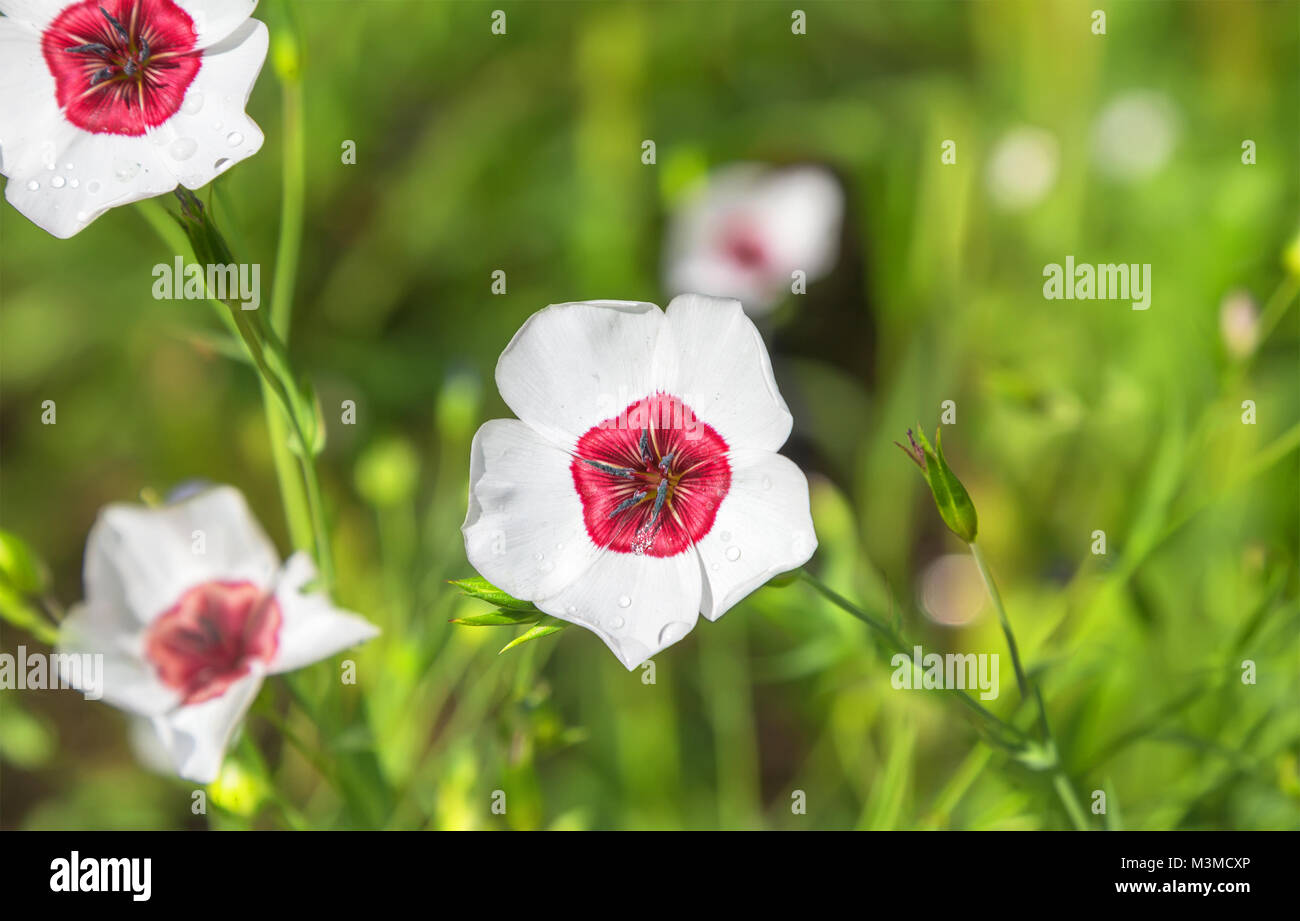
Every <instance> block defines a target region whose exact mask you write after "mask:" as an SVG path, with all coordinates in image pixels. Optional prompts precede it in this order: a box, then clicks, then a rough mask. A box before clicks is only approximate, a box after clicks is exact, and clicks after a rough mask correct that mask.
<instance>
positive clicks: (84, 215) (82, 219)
mask: <svg viewBox="0 0 1300 921" xmlns="http://www.w3.org/2000/svg"><path fill="white" fill-rule="evenodd" d="M89 218H90V215H89V214H87V213H86V212H84V211H78V212H77V222H78V223H81V224H84V223H85V222H86V221H87V220H88V219H89Z"/></svg>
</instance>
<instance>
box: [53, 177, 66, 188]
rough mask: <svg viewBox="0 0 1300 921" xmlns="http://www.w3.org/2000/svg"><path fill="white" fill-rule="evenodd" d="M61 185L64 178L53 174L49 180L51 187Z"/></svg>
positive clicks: (61, 186) (59, 186)
mask: <svg viewBox="0 0 1300 921" xmlns="http://www.w3.org/2000/svg"><path fill="white" fill-rule="evenodd" d="M63 185H64V179H63V177H62V176H55V177H54V178H53V179H51V180H50V187H51V188H54V189H61V188H63Z"/></svg>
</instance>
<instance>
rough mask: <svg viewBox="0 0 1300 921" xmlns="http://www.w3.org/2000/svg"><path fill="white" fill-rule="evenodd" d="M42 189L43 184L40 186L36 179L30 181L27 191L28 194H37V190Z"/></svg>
mask: <svg viewBox="0 0 1300 921" xmlns="http://www.w3.org/2000/svg"><path fill="white" fill-rule="evenodd" d="M40 187H41V184H40V183H39V182H37V181H36V180H35V179H29V180H28V181H27V191H28V192H35V191H36V190H37V189H39V188H40Z"/></svg>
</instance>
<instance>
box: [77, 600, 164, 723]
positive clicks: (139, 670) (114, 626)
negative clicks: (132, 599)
mask: <svg viewBox="0 0 1300 921" xmlns="http://www.w3.org/2000/svg"><path fill="white" fill-rule="evenodd" d="M122 619H123V614H122V612H121V611H116V610H112V609H109V608H106V607H104V606H103V605H99V606H95V607H90V606H85V605H81V606H78V607H76V608H74V609H73V611H72V613H70V614H69V615H68V617H67V618H66V619H65V620H64V621H63V625H62V627H61V628H60V630H59V644H58V650H57V651H58V653H59V654H60V655H62V656H86V655H90V656H95V655H98V656H102V657H103V658H102V659H101V660H100V661H101V662H102V672H100V673H99V674H98V676H97V677H98V684H99V686H98V687H97V688H96V687H91V686H90V684H91V683H93V682H92V681H91V680H89V679H91V678H92V675H91V674H88V673H87V672H86V671H85V660H84V659H81V660H78V662H77V668H78V670H79V671H80V674H79V675H76V673H75V672H71V671H70V668H69V666H71V665H72V662H71V660H70V659H61V660H60V662H59V671H60V673H61V674H62V675H63V677H64V680H65V681H68V682H69V683H72V684H73V685H74V686H75V687H76V688H77V689H78V690H80V691H83V692H90V694H95V693H98V694H100V695H101V696H100V697H99V698H97V699H100V700H103V701H104V703H107V704H112V705H113V706H115V707H119V708H121V709H123V710H129V711H131V712H132V713H139V714H142V715H145V716H156V715H158V714H162V713H166V712H167V711H168V710H170V709H171V708H173V707H175V706H176V704H177V703H178V702H179V700H180V695H179V694H177V692H176V691H174V690H172V689H171V688H169V687H167V686H166V685H165V684H163V683H162V682H161V681H160V680H159V679H158V674H157V672H156V671H155V670H154V669H153V668H152V667H150V666H149V665H148V663H146V662H145V661H144V658H143V656H142V655H141V653H140V646H141V644H142V642H143V634H144V631H143V630H141V629H140V627H139V625H138V624H128V625H125V627H126V628H125V629H123V627H124V625H123V623H122ZM73 675H76V677H77V678H79V679H80V680H76V681H73V680H72V677H73Z"/></svg>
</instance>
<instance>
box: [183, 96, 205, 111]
mask: <svg viewBox="0 0 1300 921" xmlns="http://www.w3.org/2000/svg"><path fill="white" fill-rule="evenodd" d="M202 108H203V94H202V93H200V92H199V91H198V90H190V91H189V92H188V93H186V94H185V101H184V102H183V103H181V111H182V112H184V113H185V114H186V115H197V114H198V113H199V110H200V109H202Z"/></svg>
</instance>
